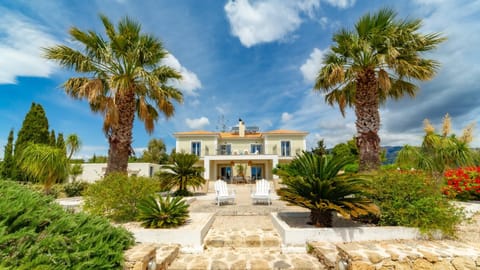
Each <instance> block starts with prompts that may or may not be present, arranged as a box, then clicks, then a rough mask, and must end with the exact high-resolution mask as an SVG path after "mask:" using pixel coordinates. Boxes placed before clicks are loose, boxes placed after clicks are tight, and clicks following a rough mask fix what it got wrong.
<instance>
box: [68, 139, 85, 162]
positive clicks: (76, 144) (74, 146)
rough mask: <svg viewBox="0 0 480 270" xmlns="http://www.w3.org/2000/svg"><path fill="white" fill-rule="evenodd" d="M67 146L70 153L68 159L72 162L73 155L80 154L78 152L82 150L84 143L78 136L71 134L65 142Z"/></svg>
mask: <svg viewBox="0 0 480 270" xmlns="http://www.w3.org/2000/svg"><path fill="white" fill-rule="evenodd" d="M65 145H66V147H67V151H68V157H67V159H68V160H70V159H72V156H73V154H75V153H76V152H78V150H80V147H82V141H80V138H79V137H78V135H77V134H70V135H68V137H67V140H66V141H65Z"/></svg>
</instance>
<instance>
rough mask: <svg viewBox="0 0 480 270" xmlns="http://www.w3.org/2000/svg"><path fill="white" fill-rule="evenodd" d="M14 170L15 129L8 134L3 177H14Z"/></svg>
mask: <svg viewBox="0 0 480 270" xmlns="http://www.w3.org/2000/svg"><path fill="white" fill-rule="evenodd" d="M12 170H13V129H11V130H10V133H9V134H8V141H7V145H5V153H4V154H3V163H2V177H3V178H4V179H8V178H12V176H13V174H12Z"/></svg>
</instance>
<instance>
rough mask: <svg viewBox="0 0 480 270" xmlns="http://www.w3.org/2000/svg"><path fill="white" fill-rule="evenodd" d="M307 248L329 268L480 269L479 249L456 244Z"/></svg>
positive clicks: (316, 244) (394, 243) (391, 243)
mask: <svg viewBox="0 0 480 270" xmlns="http://www.w3.org/2000/svg"><path fill="white" fill-rule="evenodd" d="M309 245H310V247H311V249H312V251H311V253H312V254H314V255H316V256H317V257H318V258H319V259H320V260H321V261H322V262H323V263H324V264H325V265H326V266H328V267H329V268H330V269H339V270H377V269H382V270H387V269H402V270H426V269H445V270H460V269H462V270H470V269H471V270H475V269H480V247H479V246H472V245H469V244H466V243H462V242H456V241H445V240H444V241H409V240H407V241H388V242H356V243H337V244H334V245H335V247H336V251H335V250H334V249H332V243H322V242H313V243H309ZM332 252H333V253H332ZM325 254H327V255H325Z"/></svg>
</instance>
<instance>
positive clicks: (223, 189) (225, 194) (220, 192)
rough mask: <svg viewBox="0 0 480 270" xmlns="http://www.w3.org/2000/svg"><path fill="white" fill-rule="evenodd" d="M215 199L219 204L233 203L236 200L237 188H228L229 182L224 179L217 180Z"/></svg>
mask: <svg viewBox="0 0 480 270" xmlns="http://www.w3.org/2000/svg"><path fill="white" fill-rule="evenodd" d="M215 196H216V197H215V201H216V202H217V205H218V206H220V204H221V203H222V202H229V201H231V202H232V203H233V202H234V201H235V190H230V191H229V190H228V188H227V182H225V181H223V180H217V181H215Z"/></svg>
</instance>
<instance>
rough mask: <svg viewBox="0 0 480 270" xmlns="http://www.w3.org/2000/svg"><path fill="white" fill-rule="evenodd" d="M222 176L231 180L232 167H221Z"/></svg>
mask: <svg viewBox="0 0 480 270" xmlns="http://www.w3.org/2000/svg"><path fill="white" fill-rule="evenodd" d="M220 177H222V179H223V180H228V181H230V179H231V177H232V167H220Z"/></svg>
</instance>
